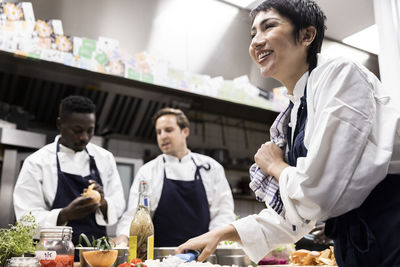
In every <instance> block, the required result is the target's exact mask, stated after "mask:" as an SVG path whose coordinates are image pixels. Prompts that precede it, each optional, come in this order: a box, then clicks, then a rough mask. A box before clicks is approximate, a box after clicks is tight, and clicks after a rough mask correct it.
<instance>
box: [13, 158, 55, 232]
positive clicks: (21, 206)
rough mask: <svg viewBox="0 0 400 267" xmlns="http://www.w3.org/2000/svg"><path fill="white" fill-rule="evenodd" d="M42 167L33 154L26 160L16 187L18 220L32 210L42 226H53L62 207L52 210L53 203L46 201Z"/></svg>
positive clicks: (15, 208)
mask: <svg viewBox="0 0 400 267" xmlns="http://www.w3.org/2000/svg"><path fill="white" fill-rule="evenodd" d="M42 168H43V166H42V165H40V163H38V162H37V160H35V159H34V158H33V157H32V156H29V157H28V158H27V159H26V160H25V161H24V164H23V166H22V168H21V171H20V173H19V176H18V180H17V183H16V184H15V188H14V193H13V201H14V210H15V215H16V217H17V220H19V219H20V218H21V217H22V216H24V215H26V214H28V213H29V212H32V215H33V216H35V218H36V222H37V223H38V224H39V225H40V226H41V227H53V226H56V225H57V219H58V214H59V213H60V211H61V209H53V210H50V208H51V203H46V201H45V197H44V194H43V187H42V183H43V169H42Z"/></svg>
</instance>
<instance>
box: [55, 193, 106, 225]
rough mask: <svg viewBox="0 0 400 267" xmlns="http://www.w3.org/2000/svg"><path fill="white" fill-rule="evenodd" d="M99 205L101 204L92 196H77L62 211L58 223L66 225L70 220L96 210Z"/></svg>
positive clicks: (80, 217)
mask: <svg viewBox="0 0 400 267" xmlns="http://www.w3.org/2000/svg"><path fill="white" fill-rule="evenodd" d="M99 207H100V204H99V203H96V202H93V199H92V198H91V197H77V198H75V199H74V200H73V201H72V202H71V203H69V205H68V206H66V207H65V208H63V209H62V210H61V211H60V213H59V214H58V219H57V225H64V224H65V223H67V222H68V221H71V220H79V219H82V218H84V217H86V216H88V215H89V214H91V213H93V212H95V211H96V209H98V208H99Z"/></svg>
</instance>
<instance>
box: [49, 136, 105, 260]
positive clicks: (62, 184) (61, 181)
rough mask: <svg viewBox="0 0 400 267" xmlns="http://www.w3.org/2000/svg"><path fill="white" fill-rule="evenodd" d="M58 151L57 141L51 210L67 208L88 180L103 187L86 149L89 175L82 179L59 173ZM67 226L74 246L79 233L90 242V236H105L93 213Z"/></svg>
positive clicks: (72, 221) (93, 161) (74, 175)
mask: <svg viewBox="0 0 400 267" xmlns="http://www.w3.org/2000/svg"><path fill="white" fill-rule="evenodd" d="M59 151H60V143H59V141H58V142H57V153H56V158H57V175H58V184H57V193H56V197H55V198H54V202H53V206H52V207H51V209H58V208H64V207H66V206H68V205H69V203H71V201H73V200H74V199H75V198H77V197H79V196H80V195H81V193H82V192H83V189H84V188H87V187H88V186H89V180H94V181H96V183H98V184H99V185H101V186H102V185H103V183H102V181H101V179H100V175H99V171H98V169H97V167H96V162H95V160H94V158H93V156H91V155H90V154H89V153H88V151H87V149H86V148H85V151H86V153H88V155H89V161H90V163H89V165H90V174H89V175H87V176H84V177H83V176H80V175H76V174H71V173H66V172H62V171H61V168H60V161H59V159H58V152H59ZM67 226H71V227H72V229H73V233H72V242H73V243H74V245H75V246H76V245H77V244H78V239H79V235H80V234H81V233H85V234H86V235H87V236H88V238H89V240H92V236H93V237H94V238H95V239H97V238H100V237H102V236H105V235H107V232H106V228H105V227H104V226H100V225H98V224H97V223H96V219H95V213H92V214H89V215H88V216H86V217H84V218H82V219H79V220H71V221H68V224H67ZM76 251H77V250H76ZM75 260H78V261H79V258H77V253H75Z"/></svg>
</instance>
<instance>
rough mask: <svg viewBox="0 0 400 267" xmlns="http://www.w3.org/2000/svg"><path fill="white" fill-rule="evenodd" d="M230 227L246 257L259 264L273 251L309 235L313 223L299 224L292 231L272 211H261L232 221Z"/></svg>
mask: <svg viewBox="0 0 400 267" xmlns="http://www.w3.org/2000/svg"><path fill="white" fill-rule="evenodd" d="M232 225H233V226H234V227H235V229H236V231H237V232H238V234H239V237H240V242H239V244H240V245H241V246H242V248H243V250H244V251H245V253H246V255H248V256H249V258H250V259H251V260H252V261H253V262H259V261H260V260H261V259H262V258H264V256H265V255H266V254H267V253H268V252H270V251H271V250H273V249H276V248H278V247H280V246H282V245H286V244H291V243H294V242H296V241H298V240H299V239H300V238H301V237H303V236H304V235H305V234H307V233H309V232H310V231H311V229H312V228H313V226H314V225H315V222H309V223H308V224H301V225H298V226H297V227H296V229H295V230H293V225H292V224H290V223H289V222H288V221H286V220H285V219H284V218H283V217H282V216H281V215H279V214H277V213H276V212H275V211H274V210H273V209H270V208H266V209H263V210H262V211H261V212H260V213H259V214H256V215H250V216H247V217H244V218H242V219H239V220H237V221H234V222H233V223H232Z"/></svg>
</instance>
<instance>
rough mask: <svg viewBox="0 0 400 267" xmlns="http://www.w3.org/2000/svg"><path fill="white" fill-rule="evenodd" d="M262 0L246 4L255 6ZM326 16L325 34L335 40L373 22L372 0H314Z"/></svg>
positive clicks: (341, 38)
mask: <svg viewBox="0 0 400 267" xmlns="http://www.w3.org/2000/svg"><path fill="white" fill-rule="evenodd" d="M260 2H262V0H257V1H254V2H253V3H252V4H250V5H249V6H248V8H249V9H251V8H253V7H255V6H256V5H257V4H258V3H260ZM315 2H316V3H317V4H318V5H319V6H320V7H321V9H322V10H323V11H324V13H325V16H326V17H327V21H326V24H327V28H328V29H327V31H326V34H325V35H326V36H327V37H329V38H332V39H334V40H337V41H341V40H343V39H344V38H346V37H348V36H349V35H352V34H354V33H356V32H359V31H360V30H362V29H365V28H367V27H369V26H371V25H373V24H374V23H375V19H374V7H373V0H315Z"/></svg>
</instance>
